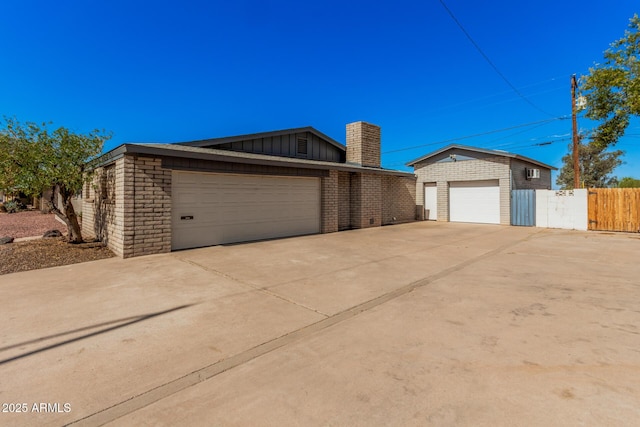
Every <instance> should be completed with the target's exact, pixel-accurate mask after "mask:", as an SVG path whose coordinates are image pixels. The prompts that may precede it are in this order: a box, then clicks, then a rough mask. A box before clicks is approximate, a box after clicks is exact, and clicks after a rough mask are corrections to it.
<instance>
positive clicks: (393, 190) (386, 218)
mask: <svg viewBox="0 0 640 427" xmlns="http://www.w3.org/2000/svg"><path fill="white" fill-rule="evenodd" d="M415 217H416V179H415V178H413V177H399V176H392V175H385V176H383V177H382V224H383V225H385V224H392V223H394V222H406V221H413V220H415Z"/></svg>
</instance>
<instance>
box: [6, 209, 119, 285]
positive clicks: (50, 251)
mask: <svg viewBox="0 0 640 427" xmlns="http://www.w3.org/2000/svg"><path fill="white" fill-rule="evenodd" d="M52 229H57V230H60V231H61V232H63V233H65V234H66V226H65V225H64V224H61V223H60V222H59V221H57V220H56V219H55V217H54V215H53V214H42V213H40V212H39V211H27V212H18V213H14V214H7V213H0V237H5V236H8V237H14V238H21V237H36V236H42V235H43V234H44V233H45V232H46V231H48V230H52ZM113 256H114V254H113V252H111V251H110V250H109V249H107V248H106V247H105V246H104V245H103V244H102V243H99V242H88V243H81V244H69V243H67V241H66V240H65V237H56V238H38V239H34V240H27V241H22V242H14V243H9V244H5V245H0V260H1V262H0V275H2V274H9V273H16V272H19V271H28V270H36V269H39V268H47V267H56V266H60V265H68V264H77V263H80V262H86V261H94V260H98V259H104V258H111V257H113Z"/></svg>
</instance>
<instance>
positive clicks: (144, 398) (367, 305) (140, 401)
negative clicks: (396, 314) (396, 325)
mask: <svg viewBox="0 0 640 427" xmlns="http://www.w3.org/2000/svg"><path fill="white" fill-rule="evenodd" d="M535 234H537V233H535ZM529 237H531V236H527V237H525V238H520V239H515V240H513V241H510V242H508V243H506V244H504V245H502V246H500V247H498V248H496V249H493V250H490V251H488V252H485V253H483V254H480V255H478V256H475V257H473V258H470V259H467V260H464V261H462V262H460V263H458V264H455V265H453V266H451V267H449V268H446V269H444V270H442V271H440V272H438V273H436V274H433V275H430V276H427V277H424V278H422V279H419V280H417V281H414V282H411V283H409V284H407V285H404V286H402V287H400V288H397V289H395V290H393V291H391V292H388V293H385V294H383V295H380V296H378V297H376V298H373V299H371V300H368V301H365V302H363V303H360V304H358V305H355V306H353V307H351V308H349V309H346V310H343V311H341V312H339V313H336V314H334V315H331V316H328V317H326V318H324V319H322V320H319V321H317V322H314V323H311V324H309V325H307V326H304V327H302V328H299V329H296V330H293V331H291V332H289V333H286V334H284V335H281V336H279V337H277V338H274V339H271V340H269V341H266V342H264V343H262V344H259V345H257V346H254V347H252V348H250V349H248V350H245V351H243V352H241V353H237V354H235V355H233V356H230V357H228V358H226V359H223V360H220V361H217V362H215V363H212V364H210V365H207V366H205V367H203V368H201V369H198V370H196V371H193V372H191V373H189V374H186V375H185V376H183V377H180V378H177V379H175V380H173V381H170V382H167V383H165V384H162V385H159V386H157V387H155V388H153V389H150V390H148V391H146V392H143V393H141V394H138V395H136V396H133V397H131V398H129V399H127V400H125V401H122V402H120V403H117V404H115V405H113V406H111V407H108V408H105V409H103V410H101V411H98V412H95V413H93V414H90V415H88V416H86V417H84V418H81V419H78V420H75V421H72V422H71V423H69V424H68V425H73V426H94V425H104V424H106V423H109V422H112V421H115V420H116V419H118V418H120V417H123V416H125V415H127V414H130V413H132V412H134V411H136V410H139V409H142V408H144V407H146V406H148V405H150V404H152V403H155V402H158V401H159V400H161V399H164V398H166V397H169V396H171V395H173V394H175V393H177V392H179V391H182V390H185V389H187V388H189V387H191V386H194V385H196V384H198V383H201V382H204V381H207V380H209V379H211V378H213V377H215V376H217V375H219V374H221V373H223V372H226V371H228V370H230V369H233V368H235V367H238V366H240V365H243V364H245V363H247V362H250V361H252V360H254V359H257V358H258V357H260V356H263V355H265V354H267V353H270V352H272V351H274V350H277V349H279V348H281V347H284V346H286V345H289V344H292V343H294V342H297V341H299V340H301V339H303V338H306V337H308V336H311V335H313V334H315V333H317V332H320V331H322V330H324V329H327V328H329V327H331V326H334V325H336V324H338V323H341V322H343V321H345V320H348V319H351V318H353V317H355V316H357V315H359V314H361V313H364V312H367V311H369V310H371V309H373V308H375V307H378V306H380V305H382V304H384V303H386V302H389V301H391V300H394V299H396V298H398V297H400V296H403V295H405V294H408V293H410V292H412V291H414V290H415V289H417V288H421V287H424V286H426V285H428V284H431V283H433V282H435V281H437V280H439V279H442V278H444V277H446V276H449V275H450V274H453V273H455V272H457V271H460V270H463V269H465V268H467V267H469V266H471V265H473V264H475V263H477V262H479V261H481V260H484V259H486V258H489V257H491V256H494V255H496V254H498V253H500V252H503V251H504V250H506V249H508V248H510V247H513V246H516V245H518V244H520V243H522V242H525V241H527V240H529ZM183 261H185V262H190V261H186V260H183ZM190 263H191V262H190ZM194 265H198V264H195V263H194ZM198 266H199V267H201V268H205V267H203V266H200V265H198ZM205 269H206V270H209V269H207V268H205ZM210 271H213V272H215V270H210ZM217 273H219V272H217ZM238 282H239V283H242V284H245V283H243V282H241V281H238ZM245 285H246V284H245ZM247 286H250V285H247Z"/></svg>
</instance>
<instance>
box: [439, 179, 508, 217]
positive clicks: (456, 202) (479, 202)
mask: <svg viewBox="0 0 640 427" xmlns="http://www.w3.org/2000/svg"><path fill="white" fill-rule="evenodd" d="M449 209H450V212H449V220H450V221H452V222H477V223H483V224H500V186H499V182H498V180H497V179H496V180H486V181H463V182H450V183H449Z"/></svg>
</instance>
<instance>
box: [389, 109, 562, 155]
mask: <svg viewBox="0 0 640 427" xmlns="http://www.w3.org/2000/svg"><path fill="white" fill-rule="evenodd" d="M566 119H568V117H567V116H562V117H554V118H552V119H545V120H538V121H537V122H531V123H523V124H520V125H515V126H510V127H508V128H503V129H495V130H490V131H487V132H482V133H476V134H473V135H465V136H460V137H457V138H450V139H444V140H442V141H436V142H429V143H427V144H420V145H414V146H412V147H405V148H398V149H396V150H389V151H384V152H383V153H382V154H389V153H398V152H400V151H409V150H414V149H416V148H421V147H427V146H429V145H438V144H445V143H448V142H454V141H461V140H463V139H469V138H476V137H479V136H485V135H491V134H493V133H499V132H506V131H508V130H512V129H518V128H522V127H527V126H534V125H539V124H541V123H550V122H554V121H556V120H566Z"/></svg>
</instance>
